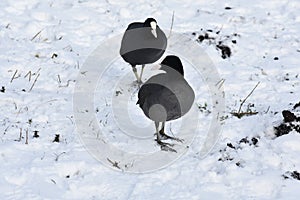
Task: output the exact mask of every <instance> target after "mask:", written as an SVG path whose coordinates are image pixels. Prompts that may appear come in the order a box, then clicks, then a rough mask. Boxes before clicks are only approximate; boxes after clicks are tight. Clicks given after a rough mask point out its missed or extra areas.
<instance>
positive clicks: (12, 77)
mask: <svg viewBox="0 0 300 200" xmlns="http://www.w3.org/2000/svg"><path fill="white" fill-rule="evenodd" d="M17 72H18V70H17V69H16V71H15V73H14V75H13V77H12V78H11V80H10V82H11V83H12V82H13V80H14V79H15V77H16V74H17Z"/></svg>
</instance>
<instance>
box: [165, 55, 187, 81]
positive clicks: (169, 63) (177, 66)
mask: <svg viewBox="0 0 300 200" xmlns="http://www.w3.org/2000/svg"><path fill="white" fill-rule="evenodd" d="M160 69H161V70H163V71H165V72H167V73H168V72H172V71H174V70H176V71H177V72H179V73H180V74H181V75H182V76H183V75H184V72H183V66H182V63H181V60H180V59H179V58H178V57H177V56H174V55H171V56H167V57H166V58H165V59H164V60H163V61H162V62H161V68H160Z"/></svg>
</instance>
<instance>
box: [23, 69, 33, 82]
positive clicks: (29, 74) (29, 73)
mask: <svg viewBox="0 0 300 200" xmlns="http://www.w3.org/2000/svg"><path fill="white" fill-rule="evenodd" d="M27 76H29V78H28V81H29V82H30V81H31V71H29V72H28V73H27V74H26V75H25V76H24V78H26V77H27Z"/></svg>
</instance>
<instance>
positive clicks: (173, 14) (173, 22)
mask: <svg viewBox="0 0 300 200" xmlns="http://www.w3.org/2000/svg"><path fill="white" fill-rule="evenodd" d="M174 13H175V12H174V11H173V15H172V22H171V28H170V33H169V36H168V39H169V38H170V37H171V33H172V30H173V24H174Z"/></svg>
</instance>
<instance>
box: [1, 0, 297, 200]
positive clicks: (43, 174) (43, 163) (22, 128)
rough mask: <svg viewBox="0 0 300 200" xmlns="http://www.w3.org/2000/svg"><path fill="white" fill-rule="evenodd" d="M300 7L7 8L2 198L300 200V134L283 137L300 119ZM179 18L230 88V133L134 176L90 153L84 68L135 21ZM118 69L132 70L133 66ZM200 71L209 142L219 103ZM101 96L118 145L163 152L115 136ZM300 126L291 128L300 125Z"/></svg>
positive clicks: (100, 111)
mask: <svg viewBox="0 0 300 200" xmlns="http://www.w3.org/2000/svg"><path fill="white" fill-rule="evenodd" d="M299 10H300V2H299V1H297V0H294V1H289V0H280V1H279V0H273V1H258V0H254V1H231V2H227V3H223V2H220V1H216V0H212V1H204V0H199V1H195V0H193V1H192V0H187V1H184V3H182V1H158V0H153V1H148V2H146V1H142V0H141V1H134V2H133V1H132V2H128V1H117V0H106V1H96V0H78V1H71V0H62V1H54V0H46V1H38V0H27V1H12V0H3V1H1V2H0V19H1V20H0V63H1V68H0V113H1V115H0V162H1V167H0V199H122V200H123V199H299V198H300V195H299V189H300V182H299V179H300V177H299V176H300V175H299V171H300V160H299V154H300V135H299V132H300V130H299V126H298V129H297V128H292V129H291V131H289V133H288V134H285V135H282V136H280V137H275V129H274V128H273V127H278V126H279V125H280V124H281V123H282V121H283V116H282V114H281V112H282V111H283V110H290V111H292V113H294V114H295V115H297V116H299V113H300V107H299V106H295V105H296V103H298V102H299V101H300V61H299V56H300V38H299V32H300V15H299ZM173 11H174V12H175V17H174V25H173V28H172V30H173V31H174V32H176V33H181V34H183V35H185V36H186V37H188V38H190V39H191V41H192V42H194V43H195V44H196V45H199V49H202V50H203V49H204V50H205V52H206V54H207V55H208V56H209V58H210V59H211V60H212V61H213V63H214V67H215V68H216V69H217V70H218V72H219V76H220V77H221V78H222V80H223V81H224V83H223V86H224V91H225V101H226V108H225V114H224V115H223V116H222V119H223V120H222V122H223V123H224V124H223V127H222V132H221V136H220V138H219V140H218V143H217V145H216V146H215V147H214V148H213V150H212V151H211V152H210V153H209V154H208V155H207V156H206V157H204V158H203V157H201V156H200V153H199V150H200V149H201V148H200V146H201V143H199V142H201V141H202V140H201V136H199V137H200V139H198V140H195V141H194V142H193V143H192V144H191V146H190V148H189V149H188V151H187V153H185V154H184V155H183V156H182V157H180V158H179V159H178V160H177V161H176V162H174V163H173V164H172V165H169V166H167V167H165V168H163V169H160V170H156V171H153V172H151V173H141V174H139V173H134V174H132V173H125V172H120V171H119V170H118V169H117V168H116V167H115V169H112V168H113V167H112V168H109V167H107V166H105V165H103V164H102V163H101V162H99V161H98V160H97V159H95V158H94V157H93V155H91V154H90V153H88V148H86V146H85V144H84V143H83V142H82V140H81V139H80V137H79V134H78V132H77V129H76V124H75V121H76V119H74V113H75V112H76V110H73V91H74V89H75V86H76V84H77V81H78V77H80V76H83V75H84V72H82V71H81V70H82V66H84V62H85V61H86V60H87V59H88V58H89V56H90V55H91V54H92V52H93V51H94V50H95V49H96V48H97V47H98V46H99V45H101V43H102V42H103V41H107V40H109V39H110V38H113V37H116V36H118V35H120V34H122V33H123V32H124V30H125V29H126V27H127V25H128V24H129V23H130V22H133V21H144V20H145V19H146V18H147V17H154V18H156V20H157V21H158V24H159V26H160V27H161V28H162V29H163V30H168V29H170V26H171V21H172V13H173ZM166 34H167V35H168V34H169V33H168V32H167V33H166ZM206 34H207V35H206ZM171 37H172V35H171ZM220 42H221V43H220ZM187 44H188V43H187ZM183 45H184V44H183ZM228 48H230V50H231V55H230V57H227V58H225V59H223V58H222V52H221V50H222V49H223V50H224V52H223V54H224V55H223V56H225V57H226V55H227V54H226V50H228ZM199 54H201V51H199ZM178 56H179V57H180V56H181V55H180V53H179V55H178ZM199 56H201V55H199ZM100 64H101V63H100ZM114 64H115V65H116V64H117V65H118V66H119V68H120V69H124V70H127V71H128V72H130V67H129V66H128V64H127V63H125V62H122V60H121V58H117V60H116V61H115V63H114ZM112 66H113V65H112ZM122 67H124V68H122ZM185 67H186V68H188V67H189V64H188V62H185ZM187 71H188V69H187ZM87 73H88V72H87ZM130 73H131V72H130ZM192 75H193V73H187V75H186V76H187V79H188V80H190V82H191V85H192V86H194V87H196V90H197V91H199V95H198V98H197V99H196V102H197V103H198V104H199V105H201V106H200V108H199V113H200V116H199V119H201V122H199V124H200V125H201V126H200V129H199V130H197V132H199V134H201V133H205V131H206V130H205V129H208V128H209V127H208V126H209V123H210V120H211V118H212V113H210V112H211V111H212V107H213V106H212V102H211V101H210V99H209V97H208V96H209V95H208V94H207V87H205V85H203V77H202V78H201V77H199V80H198V79H197V78H195V77H193V76H192ZM128 76H129V77H130V76H131V78H132V80H134V77H133V74H129V75H128ZM116 77H121V75H120V76H118V75H116V76H115V79H113V78H114V76H112V78H111V77H106V78H111V80H112V81H114V80H115V81H116V82H117V81H119V80H118V79H117V78H116ZM145 78H147V76H145ZM257 83H259V84H258V86H257V88H256V89H255V90H254V91H253V93H251V95H250V96H249V98H247V99H246V101H245V103H244V104H243V107H242V111H243V112H246V111H247V112H248V114H249V113H250V114H251V115H249V116H243V117H241V118H237V117H236V116H233V115H232V114H231V113H234V112H237V111H238V110H239V107H240V104H241V103H242V100H244V99H245V98H246V97H247V95H248V94H250V92H251V90H252V89H253V88H254V87H255V86H256V85H257ZM216 84H217V83H216ZM100 86H101V84H100ZM123 87H127V85H123ZM98 88H99V87H98ZM128 88H132V86H130V85H128ZM100 89H101V87H100ZM118 89H119V88H118ZM123 89H124V88H123ZM124 90H126V89H124ZM97 92H99V90H97V91H96V93H95V99H96V100H97V101H99V104H96V103H95V109H94V110H91V111H89V112H92V113H94V114H95V115H96V116H97V117H98V120H99V121H98V122H99V123H100V125H103V130H107V132H106V136H107V138H108V139H110V142H111V143H113V144H114V145H117V146H118V145H119V147H120V148H121V149H126V148H129V151H142V150H144V149H143V148H144V147H145V146H146V147H147V148H153V149H152V150H153V151H158V152H160V151H159V148H158V147H157V146H156V145H155V143H154V142H152V143H149V144H148V143H147V144H146V143H145V142H144V141H143V140H141V146H140V145H139V142H138V141H137V143H132V145H131V144H130V142H131V141H130V140H128V139H126V138H125V136H124V135H119V137H118V134H117V133H115V134H116V135H115V136H111V135H109V131H110V130H111V129H112V130H114V131H116V130H117V129H116V128H115V127H112V126H113V125H114V124H115V123H113V121H112V119H111V118H109V117H107V116H105V115H106V114H105V112H108V111H107V108H106V105H105V102H104V103H103V102H101V100H102V101H103V99H101V92H99V93H97ZM120 92H121V93H120ZM201 92H203V93H205V94H203V95H201ZM99 94H100V96H99ZM111 94H118V95H122V94H124V91H123V93H122V91H121V90H120V91H119V90H118V91H114V90H112V91H111ZM100 102H101V103H100ZM206 104H207V106H205V105H206ZM293 107H295V109H293ZM132 108H134V107H133V106H132ZM205 108H206V109H205ZM137 109H138V107H137ZM136 112H138V111H136ZM256 112H257V113H256ZM103 117H104V118H103ZM105 117H107V121H105ZM131 117H132V118H133V120H136V119H139V118H140V117H138V116H136V115H133V116H131ZM102 118H103V119H102ZM103 120H104V121H103ZM299 121H300V120H299V118H298V119H296V118H295V119H294V121H293V122H286V123H289V125H292V126H294V127H297V123H298V125H299ZM174 126H175V129H174V132H176V125H174ZM129 128H130V127H129ZM297 130H298V132H297ZM153 131H154V128H153ZM167 131H169V129H167ZM151 134H153V133H150V135H151ZM27 135H28V137H27ZM58 135H59V136H58ZM196 137H197V136H196ZM55 141H56V142H55ZM152 144H153V146H151V145H152ZM147 145H148V146H147ZM162 153H165V152H162ZM169 154H172V153H171V152H169Z"/></svg>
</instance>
